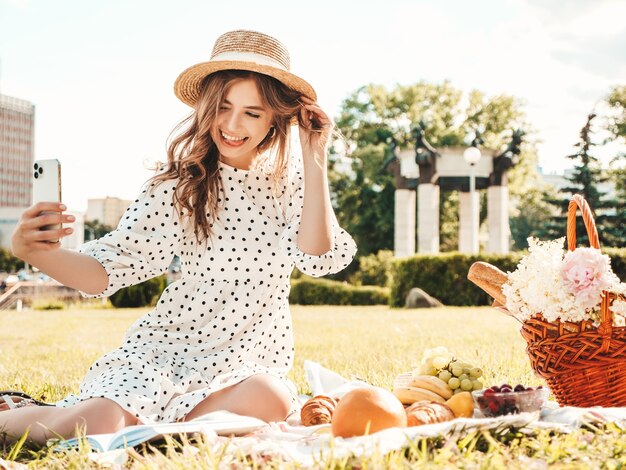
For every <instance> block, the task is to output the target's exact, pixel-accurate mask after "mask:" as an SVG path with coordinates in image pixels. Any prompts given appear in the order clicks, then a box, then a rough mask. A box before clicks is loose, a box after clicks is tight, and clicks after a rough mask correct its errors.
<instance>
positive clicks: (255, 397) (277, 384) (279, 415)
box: [184, 374, 292, 422]
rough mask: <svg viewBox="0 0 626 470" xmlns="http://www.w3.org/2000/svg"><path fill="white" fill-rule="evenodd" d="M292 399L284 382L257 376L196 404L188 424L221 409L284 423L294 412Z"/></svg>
mask: <svg viewBox="0 0 626 470" xmlns="http://www.w3.org/2000/svg"><path fill="white" fill-rule="evenodd" d="M291 397H292V395H291V392H290V391H289V389H288V388H287V386H286V385H285V383H284V382H282V381H281V380H280V379H278V378H276V377H273V376H271V375H267V374H257V375H253V376H252V377H248V378H247V379H245V380H243V381H241V382H239V383H238V384H235V385H232V386H230V387H227V388H224V389H222V390H220V391H218V392H215V393H212V394H211V395H209V396H208V397H207V398H205V399H204V400H202V401H201V402H200V403H199V404H198V405H196V407H195V408H194V409H193V410H191V412H190V413H189V414H188V415H187V416H185V418H184V421H189V420H191V419H193V418H197V417H198V416H201V415H203V414H205V413H209V412H211V411H217V410H227V411H231V412H233V413H237V414H240V415H246V416H254V417H256V418H259V419H262V420H263V421H266V422H270V421H282V420H284V419H285V418H286V417H287V414H288V413H289V410H290V409H291Z"/></svg>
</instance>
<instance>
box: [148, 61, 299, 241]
mask: <svg viewBox="0 0 626 470" xmlns="http://www.w3.org/2000/svg"><path fill="white" fill-rule="evenodd" d="M246 79H252V80H254V82H255V83H256V86H257V90H258V92H259V95H260V97H261V101H262V104H263V105H264V106H265V107H267V108H268V109H270V110H271V112H272V125H273V126H274V129H275V131H274V132H271V133H268V135H267V136H266V137H265V139H263V140H262V141H261V143H260V144H259V145H258V146H257V150H258V155H259V156H258V157H257V161H256V165H257V166H262V167H263V168H264V170H265V171H266V172H267V173H268V174H269V175H270V176H271V180H272V182H273V183H274V184H273V189H274V190H275V191H276V190H277V189H278V188H277V187H276V186H277V184H278V181H279V180H280V179H281V177H282V176H283V175H285V173H286V171H287V166H288V162H289V156H290V155H289V154H290V151H291V149H290V145H289V144H290V128H291V125H290V123H291V121H292V119H294V118H296V117H297V116H298V112H299V110H300V102H299V98H300V94H299V93H298V92H296V91H294V90H292V89H290V88H288V87H287V86H285V85H283V84H282V83H281V82H279V81H278V80H276V79H275V78H273V77H270V76H268V75H263V74H259V73H255V72H248V71H240V70H225V71H220V72H215V73H213V74H211V75H208V76H207V77H206V78H205V79H204V80H203V81H202V85H201V92H200V97H199V98H198V102H197V104H196V107H195V109H194V111H193V112H192V113H191V114H190V115H189V116H187V117H186V118H185V119H184V120H183V121H181V122H180V123H179V124H178V125H177V126H176V127H175V128H174V130H173V131H172V133H171V134H170V138H171V137H172V136H173V135H175V134H176V133H177V131H179V133H178V135H176V136H175V137H174V138H173V139H172V140H171V141H170V142H169V145H168V149H167V163H166V164H161V165H160V166H161V167H163V166H164V167H165V170H164V171H162V172H160V173H158V174H157V175H154V176H153V177H151V178H150V180H149V181H151V182H152V181H154V182H156V183H159V182H163V181H166V180H170V179H179V180H180V183H179V184H178V185H177V188H176V191H175V193H174V200H173V202H174V205H175V207H176V209H177V210H178V212H179V214H180V215H179V217H180V220H181V222H182V219H183V214H185V211H186V212H187V214H186V215H185V216H186V217H189V219H191V220H192V222H193V228H194V234H195V236H196V239H197V240H198V242H201V241H202V240H204V239H208V238H210V236H211V220H213V219H214V218H215V216H216V214H218V212H219V211H220V208H221V206H222V204H223V201H222V200H221V198H220V197H219V193H220V190H221V188H222V182H221V180H220V177H219V167H218V160H219V152H218V149H217V146H216V145H215V143H214V142H213V139H212V138H211V129H212V127H213V126H214V125H215V123H216V121H217V115H218V112H219V108H220V105H221V104H222V102H223V100H224V99H225V96H226V94H227V92H228V90H229V89H230V87H231V86H232V85H233V84H234V83H236V82H238V81H241V80H246Z"/></svg>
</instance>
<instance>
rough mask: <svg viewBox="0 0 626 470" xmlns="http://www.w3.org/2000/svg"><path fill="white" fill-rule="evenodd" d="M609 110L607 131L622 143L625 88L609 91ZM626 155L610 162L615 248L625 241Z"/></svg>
mask: <svg viewBox="0 0 626 470" xmlns="http://www.w3.org/2000/svg"><path fill="white" fill-rule="evenodd" d="M606 101H607V103H608V105H609V109H610V110H611V111H612V113H611V116H610V117H609V126H608V130H609V132H610V133H611V134H612V136H613V138H614V139H615V140H620V141H622V143H624V141H625V140H626V86H618V87H615V88H613V90H611V93H610V94H609V96H608V97H607V100H606ZM625 160H626V154H624V153H620V154H619V155H617V156H616V157H615V158H614V159H613V161H612V167H613V169H612V171H611V179H612V181H613V183H614V184H615V193H616V196H617V203H616V205H615V210H616V214H615V230H616V234H615V235H616V237H617V242H618V245H617V246H624V241H625V240H626V165H625V163H626V162H625Z"/></svg>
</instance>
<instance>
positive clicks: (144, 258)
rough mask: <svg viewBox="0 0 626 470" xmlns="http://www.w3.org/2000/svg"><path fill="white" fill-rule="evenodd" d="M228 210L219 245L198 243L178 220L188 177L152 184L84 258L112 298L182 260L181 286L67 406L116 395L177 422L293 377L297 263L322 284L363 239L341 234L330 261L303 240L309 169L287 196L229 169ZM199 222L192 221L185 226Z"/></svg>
mask: <svg viewBox="0 0 626 470" xmlns="http://www.w3.org/2000/svg"><path fill="white" fill-rule="evenodd" d="M219 167H220V170H219V172H220V176H221V178H222V182H223V194H222V195H221V196H223V203H224V206H223V208H222V210H221V211H220V213H219V214H218V216H217V218H216V219H215V220H212V225H211V230H212V231H213V233H212V236H211V238H210V240H209V241H205V242H203V243H202V244H198V243H197V241H196V239H195V238H194V234H193V230H192V226H191V225H190V224H189V222H185V223H183V224H181V223H179V218H178V217H177V214H176V211H175V208H174V205H173V201H172V195H173V193H174V190H175V187H176V184H177V182H178V181H177V180H169V181H166V182H164V183H160V184H156V185H155V184H151V185H150V186H149V187H146V188H144V190H143V191H142V192H141V194H140V196H139V197H138V199H137V200H135V201H134V202H133V204H131V206H130V207H129V208H128V210H127V211H126V213H125V214H124V216H123V217H122V220H121V221H120V223H119V225H118V227H117V229H116V230H114V231H113V232H111V233H109V234H107V235H105V236H104V237H102V238H101V239H99V240H94V241H91V242H88V243H85V244H84V245H83V246H81V248H80V252H82V253H86V254H89V255H90V256H93V257H94V258H96V259H97V260H98V261H99V262H100V263H101V264H102V265H103V266H104V268H105V269H106V271H107V273H108V275H109V285H108V287H107V288H106V290H105V291H104V292H102V293H100V294H96V295H90V294H86V293H84V292H83V293H82V295H83V296H84V297H104V296H109V295H111V294H113V293H114V292H115V291H117V290H118V289H120V288H123V287H126V286H129V285H133V284H137V283H140V282H142V281H145V280H146V279H149V278H152V277H154V276H158V275H160V274H163V273H164V272H165V271H166V270H167V268H168V266H169V264H170V262H171V260H172V258H173V256H174V255H175V254H177V255H178V256H179V257H180V260H181V278H180V279H179V280H177V281H176V282H173V283H172V284H170V285H169V286H167V288H166V289H165V290H164V291H163V293H162V295H161V297H160V299H159V300H158V302H157V305H156V307H155V308H154V309H153V310H151V311H150V312H148V313H147V314H146V315H144V316H143V317H141V318H139V319H138V320H137V321H136V322H135V323H134V324H133V325H132V326H131V327H130V329H129V330H128V331H127V332H126V334H125V337H124V341H123V344H122V345H121V346H120V347H119V348H118V349H116V350H114V351H112V352H110V353H108V354H106V355H104V356H103V357H101V358H100V359H98V360H97V361H96V362H95V363H94V364H93V365H92V366H91V367H90V368H89V371H88V373H87V375H86V377H85V379H84V381H83V383H82V384H81V386H80V391H79V393H78V394H76V395H74V394H71V395H69V396H67V397H65V398H64V399H63V400H60V401H59V402H57V403H56V405H57V406H61V407H67V406H71V405H73V404H76V403H78V402H79V401H81V400H85V399H87V398H91V397H106V398H109V399H111V400H113V401H115V402H116V403H118V404H119V405H120V406H121V407H123V408H124V409H126V410H127V411H129V412H131V413H133V414H134V415H135V416H137V417H138V418H139V420H140V422H142V423H153V422H172V421H177V420H180V419H181V418H183V417H184V416H185V415H187V414H188V413H189V412H190V411H191V410H192V409H193V408H194V407H195V406H196V405H197V404H199V403H200V402H201V401H202V400H203V399H204V398H206V397H208V396H209V395H210V394H211V393H213V392H216V391H218V390H220V389H222V388H225V387H228V386H230V385H234V384H236V383H238V382H240V381H242V380H243V379H245V378H247V377H250V376H251V375H254V374H257V373H266V374H271V375H274V376H276V377H279V378H281V379H283V380H284V382H285V384H286V385H287V386H288V387H290V389H291V390H292V393H293V394H294V407H295V406H296V405H297V404H296V401H295V388H294V386H293V384H292V383H291V382H289V381H288V380H287V379H286V378H285V377H286V374H287V372H288V371H289V369H290V368H291V366H292V363H293V354H294V344H293V334H292V322H291V315H290V312H289V303H288V300H289V276H290V273H291V271H292V270H293V268H294V266H297V267H298V269H299V270H301V271H302V272H304V273H306V274H309V275H311V276H316V277H317V276H323V275H326V274H330V273H334V272H337V271H340V270H342V269H343V268H345V267H346V266H347V265H348V264H349V263H350V262H351V261H352V259H353V257H354V255H355V253H356V245H355V243H354V241H353V239H352V237H351V236H350V235H349V234H348V233H347V232H345V231H344V230H343V229H342V228H340V227H339V226H338V225H337V223H336V221H335V222H334V226H333V239H334V241H333V246H332V248H331V250H329V251H328V252H327V253H325V254H323V255H321V256H312V255H308V254H306V253H304V252H302V251H301V250H300V249H299V248H298V246H297V243H296V239H297V234H298V227H299V224H300V216H301V213H302V203H303V195H304V186H303V184H304V183H303V174H302V169H301V168H300V169H299V170H295V171H293V175H292V176H290V177H284V178H283V179H282V181H281V184H280V185H279V191H278V193H273V192H272V191H271V189H270V187H271V183H270V179H269V177H268V176H266V174H265V173H264V172H263V171H262V170H261V169H252V170H239V169H236V168H233V167H230V166H228V165H225V164H223V163H221V162H220V164H219ZM186 220H188V219H186Z"/></svg>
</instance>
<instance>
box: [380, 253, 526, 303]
mask: <svg viewBox="0 0 626 470" xmlns="http://www.w3.org/2000/svg"><path fill="white" fill-rule="evenodd" d="M522 255H523V253H521V252H520V253H511V254H508V255H491V256H487V255H474V256H469V255H465V254H462V253H441V254H439V255H417V256H412V257H410V258H402V259H398V260H395V261H393V263H392V265H391V271H392V277H393V283H392V286H391V303H390V305H391V306H392V307H404V302H405V299H406V296H407V294H408V293H409V291H410V290H411V289H412V288H413V287H419V288H420V289H422V290H424V291H426V293H428V294H430V295H432V296H433V297H435V298H436V299H438V300H440V301H441V302H443V303H444V304H445V305H490V304H491V302H490V300H489V299H490V298H489V296H488V295H487V294H486V293H484V291H483V290H482V289H480V288H479V287H477V286H476V285H474V284H473V283H471V282H470V281H468V280H467V272H468V271H469V267H470V266H471V265H472V263H474V262H475V261H486V262H487V263H491V264H493V265H494V266H497V267H499V268H500V269H502V270H503V271H512V270H514V269H515V266H516V265H517V263H518V262H519V260H520V259H521V258H522Z"/></svg>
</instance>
